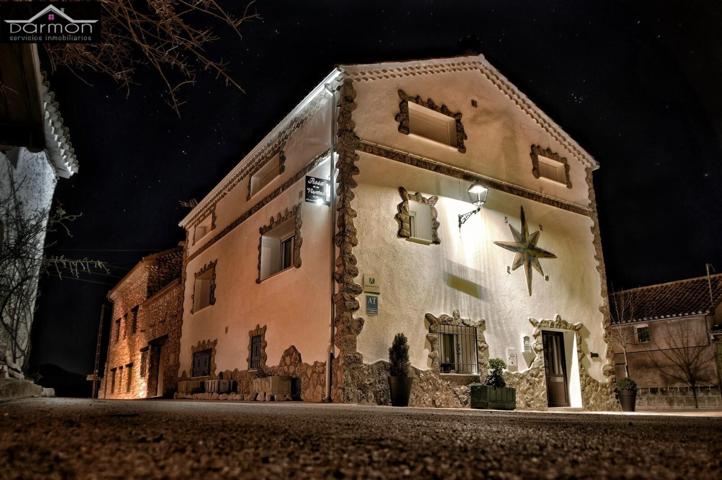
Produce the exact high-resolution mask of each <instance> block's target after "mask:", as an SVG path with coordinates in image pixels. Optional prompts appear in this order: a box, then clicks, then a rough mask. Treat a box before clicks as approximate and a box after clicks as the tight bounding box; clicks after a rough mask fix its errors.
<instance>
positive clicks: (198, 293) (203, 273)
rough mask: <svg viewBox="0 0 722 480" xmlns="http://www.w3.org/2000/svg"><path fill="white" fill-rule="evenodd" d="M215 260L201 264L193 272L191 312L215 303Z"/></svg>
mask: <svg viewBox="0 0 722 480" xmlns="http://www.w3.org/2000/svg"><path fill="white" fill-rule="evenodd" d="M215 291H216V261H215V260H214V261H212V262H210V263H207V264H206V265H204V266H203V268H201V269H200V270H199V271H198V272H196V274H195V283H194V285H193V313H195V312H197V311H199V310H201V309H203V308H205V307H207V306H209V305H214V304H215V303H216V297H215Z"/></svg>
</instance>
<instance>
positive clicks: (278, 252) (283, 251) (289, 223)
mask: <svg viewBox="0 0 722 480" xmlns="http://www.w3.org/2000/svg"><path fill="white" fill-rule="evenodd" d="M260 248H261V251H260V255H261V259H260V262H259V265H260V272H259V277H258V278H259V281H263V280H265V279H267V278H268V277H270V276H271V275H274V274H276V273H279V272H282V271H284V270H287V269H289V268H291V267H293V266H296V264H297V263H298V264H300V258H299V262H296V257H297V256H298V255H300V243H299V238H297V229H296V216H295V215H290V216H289V218H286V219H283V220H282V221H281V222H280V223H277V224H275V225H273V226H272V227H271V228H268V229H264V233H262V234H261V245H260Z"/></svg>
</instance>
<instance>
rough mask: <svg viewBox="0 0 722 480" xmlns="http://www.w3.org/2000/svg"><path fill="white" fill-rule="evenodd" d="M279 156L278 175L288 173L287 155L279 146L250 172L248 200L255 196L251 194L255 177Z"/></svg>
mask: <svg viewBox="0 0 722 480" xmlns="http://www.w3.org/2000/svg"><path fill="white" fill-rule="evenodd" d="M276 155H278V175H281V174H282V173H283V172H285V171H286V153H285V152H284V150H283V148H282V147H281V146H278V148H276V149H275V150H272V151H271V152H270V153H269V154H268V155H266V157H265V158H264V159H263V161H261V162H258V163H257V164H256V165H255V166H254V167H253V169H252V170H251V171H249V172H248V192H247V194H246V200H250V199H251V197H252V196H253V194H252V192H251V179H252V178H253V176H254V175H255V174H256V173H257V172H258V171H259V170H260V169H262V168H263V167H265V166H266V164H267V163H268V162H270V161H271V159H273V157H275V156H276Z"/></svg>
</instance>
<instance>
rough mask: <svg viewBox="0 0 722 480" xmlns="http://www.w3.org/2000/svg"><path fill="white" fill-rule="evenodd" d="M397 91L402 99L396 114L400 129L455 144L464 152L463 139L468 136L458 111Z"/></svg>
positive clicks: (451, 145)
mask: <svg viewBox="0 0 722 480" xmlns="http://www.w3.org/2000/svg"><path fill="white" fill-rule="evenodd" d="M398 94H399V98H400V99H401V102H400V103H399V113H397V114H396V121H397V122H399V132H401V133H405V134H407V135H408V134H414V135H418V136H420V137H424V138H428V139H429V140H433V141H434V142H439V143H442V144H444V145H448V146H450V147H454V148H455V149H457V150H458V151H459V152H461V153H464V152H466V146H465V145H464V140H466V138H467V137H466V132H465V131H464V125H463V124H462V123H461V112H452V111H451V110H449V107H447V106H446V105H444V104H441V105H437V104H436V103H435V102H434V101H433V100H432V99H430V98H427V99H426V100H424V99H423V98H421V96H419V95H416V96H411V95H408V94H407V93H406V92H404V91H403V90H399V91H398Z"/></svg>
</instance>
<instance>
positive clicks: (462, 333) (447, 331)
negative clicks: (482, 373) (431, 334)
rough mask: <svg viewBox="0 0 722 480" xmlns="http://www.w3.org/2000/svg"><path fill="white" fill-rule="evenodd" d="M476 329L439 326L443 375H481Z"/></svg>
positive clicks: (440, 365)
mask: <svg viewBox="0 0 722 480" xmlns="http://www.w3.org/2000/svg"><path fill="white" fill-rule="evenodd" d="M476 334H477V332H476V327H469V326H465V325H440V326H439V333H438V335H439V359H440V362H439V367H440V370H441V373H460V374H467V375H478V374H479V360H478V356H477V355H478V347H477V341H476Z"/></svg>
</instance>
